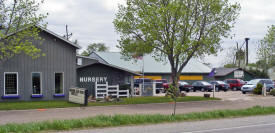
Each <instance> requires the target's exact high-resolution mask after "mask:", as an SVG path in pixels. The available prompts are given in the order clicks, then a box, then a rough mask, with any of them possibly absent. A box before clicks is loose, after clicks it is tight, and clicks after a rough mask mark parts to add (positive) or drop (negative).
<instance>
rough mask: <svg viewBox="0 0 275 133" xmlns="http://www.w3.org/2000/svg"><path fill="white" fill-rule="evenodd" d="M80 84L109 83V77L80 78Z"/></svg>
mask: <svg viewBox="0 0 275 133" xmlns="http://www.w3.org/2000/svg"><path fill="white" fill-rule="evenodd" d="M79 82H80V83H83V82H87V83H88V82H89V83H90V82H101V83H104V82H107V77H80V78H79Z"/></svg>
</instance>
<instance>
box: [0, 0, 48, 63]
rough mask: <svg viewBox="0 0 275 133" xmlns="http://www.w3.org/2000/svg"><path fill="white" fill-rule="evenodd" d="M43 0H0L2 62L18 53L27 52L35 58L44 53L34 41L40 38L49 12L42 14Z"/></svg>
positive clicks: (0, 49)
mask: <svg viewBox="0 0 275 133" xmlns="http://www.w3.org/2000/svg"><path fill="white" fill-rule="evenodd" d="M42 3H43V0H0V39H1V40H0V63H3V62H4V61H6V60H8V59H9V58H11V57H13V56H14V55H16V54H20V53H25V54H27V55H29V56H31V57H33V58H37V57H39V56H41V55H42V53H41V50H40V49H39V48H37V47H36V46H35V45H34V44H33V43H32V42H33V40H40V42H41V41H42V38H41V37H40V36H39V32H40V31H39V29H38V28H37V27H34V25H39V24H40V25H42V26H45V25H46V24H45V22H44V21H43V20H44V19H45V18H46V16H47V15H48V14H40V13H39V7H40V5H41V4H42Z"/></svg>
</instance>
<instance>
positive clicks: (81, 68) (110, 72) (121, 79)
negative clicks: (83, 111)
mask: <svg viewBox="0 0 275 133" xmlns="http://www.w3.org/2000/svg"><path fill="white" fill-rule="evenodd" d="M77 65H78V66H77V86H78V87H81V88H86V89H88V92H89V95H92V96H95V82H97V83H99V84H100V83H106V82H108V84H109V85H119V86H120V87H121V86H124V85H127V86H129V87H131V86H132V87H133V76H137V75H139V74H136V73H135V72H133V71H130V70H128V69H125V68H121V67H118V66H115V65H112V64H107V63H104V62H100V61H98V60H97V59H94V58H90V57H83V56H77Z"/></svg>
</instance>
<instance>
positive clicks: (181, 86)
mask: <svg viewBox="0 0 275 133" xmlns="http://www.w3.org/2000/svg"><path fill="white" fill-rule="evenodd" d="M192 88H193V87H192V85H189V84H188V83H187V82H184V81H179V89H180V91H186V92H189V91H191V90H192Z"/></svg>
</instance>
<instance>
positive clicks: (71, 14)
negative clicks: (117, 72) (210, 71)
mask: <svg viewBox="0 0 275 133" xmlns="http://www.w3.org/2000/svg"><path fill="white" fill-rule="evenodd" d="M231 1H232V2H233V1H238V2H239V3H240V4H241V6H242V10H241V12H240V16H239V19H238V20H237V23H236V24H235V28H234V29H233V31H232V34H233V35H234V38H232V39H224V40H223V43H222V46H223V48H224V51H223V52H221V53H219V54H218V56H217V57H216V56H209V57H206V58H205V62H207V63H211V64H212V65H213V66H215V67H217V66H220V65H221V64H222V63H224V57H225V56H226V52H227V50H228V48H229V47H232V46H236V42H238V43H239V44H243V43H244V38H245V37H249V38H250V42H249V45H250V46H249V57H250V61H251V62H254V61H255V60H256V48H257V42H258V41H259V40H260V39H262V38H263V37H264V35H265V34H266V32H267V27H268V26H270V25H272V24H275V17H274V14H275V9H274V8H275V0H231ZM118 3H120V4H123V3H124V0H46V1H45V3H44V5H43V7H42V11H43V12H48V13H49V16H48V18H47V19H46V21H47V22H48V29H50V30H51V31H53V32H56V33H57V34H60V35H64V34H65V25H66V24H67V25H69V31H70V32H72V33H73V36H72V40H74V39H77V40H78V41H79V43H80V46H81V47H82V48H86V47H87V45H88V44H90V43H93V42H103V43H105V44H106V45H107V46H109V47H110V48H111V51H119V49H117V48H116V45H117V44H118V42H117V40H118V39H119V36H118V35H117V34H116V32H115V30H114V26H113V23H112V22H113V19H114V17H115V13H116V11H117V5H118Z"/></svg>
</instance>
